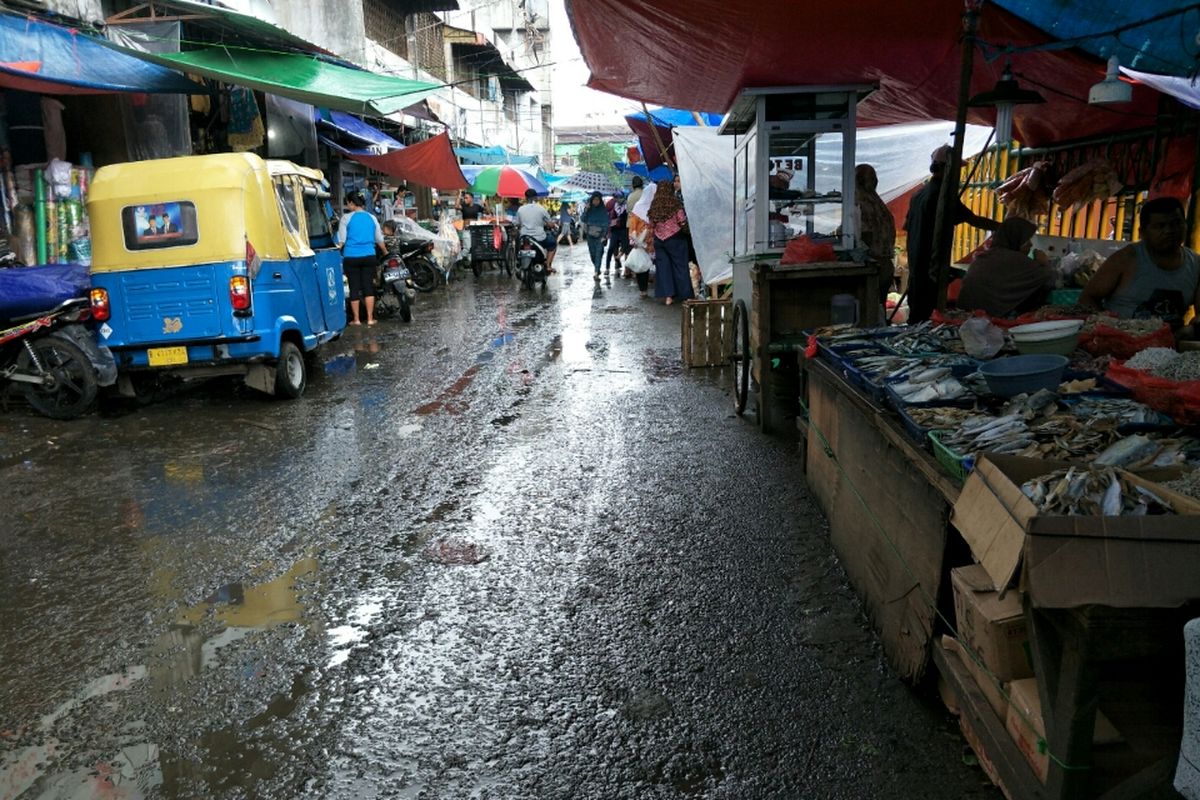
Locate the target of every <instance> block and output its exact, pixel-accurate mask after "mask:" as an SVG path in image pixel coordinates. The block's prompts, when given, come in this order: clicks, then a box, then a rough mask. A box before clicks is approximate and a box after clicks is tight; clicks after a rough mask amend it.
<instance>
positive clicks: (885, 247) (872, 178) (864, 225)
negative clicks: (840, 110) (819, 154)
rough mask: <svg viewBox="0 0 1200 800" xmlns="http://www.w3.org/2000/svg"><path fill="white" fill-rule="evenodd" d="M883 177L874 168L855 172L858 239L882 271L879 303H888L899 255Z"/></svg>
mask: <svg viewBox="0 0 1200 800" xmlns="http://www.w3.org/2000/svg"><path fill="white" fill-rule="evenodd" d="M878 188H879V176H877V175H876V174H875V168H874V167H872V166H871V165H870V164H859V165H858V166H857V167H855V168H854V205H855V207H856V209H857V211H858V235H859V237H860V238H861V239H862V243H863V244H865V245H866V246H867V263H868V264H873V265H875V266H877V267H879V302H880V303H886V302H887V296H888V293H889V292H890V291H891V290H892V281H893V280H894V279H895V277H896V273H895V269H896V268H895V266H893V264H892V259H893V257H894V256H895V255H896V252H895V251H896V220H895V219H894V218H893V217H892V212H891V211H888V207H887V203H885V202H883V198H882V197H880V196H879V192H878V191H877V190H878Z"/></svg>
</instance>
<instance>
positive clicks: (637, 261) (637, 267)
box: [625, 247, 654, 275]
mask: <svg viewBox="0 0 1200 800" xmlns="http://www.w3.org/2000/svg"><path fill="white" fill-rule="evenodd" d="M625 266H626V267H627V268H628V269H629V270H630V271H631V272H634V273H636V274H639V275H640V274H641V273H643V272H649V271H650V268H651V267H653V266H654V262H653V261H651V260H650V256H649V255H647V254H646V251H645V250H643V249H641V248H640V247H635V248H633V249H632V250H630V251H629V255H627V256H625Z"/></svg>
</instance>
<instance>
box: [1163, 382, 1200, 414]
mask: <svg viewBox="0 0 1200 800" xmlns="http://www.w3.org/2000/svg"><path fill="white" fill-rule="evenodd" d="M1168 413H1170V415H1171V418H1172V419H1174V420H1175V421H1176V422H1178V423H1179V424H1180V425H1200V381H1187V382H1185V383H1180V384H1179V385H1178V388H1176V389H1175V396H1174V397H1173V398H1172V403H1171V410H1170V412H1168Z"/></svg>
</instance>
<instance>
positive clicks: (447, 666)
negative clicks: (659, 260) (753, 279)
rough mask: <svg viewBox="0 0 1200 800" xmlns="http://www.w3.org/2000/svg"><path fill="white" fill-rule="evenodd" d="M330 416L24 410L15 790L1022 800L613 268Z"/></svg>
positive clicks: (400, 338)
mask: <svg viewBox="0 0 1200 800" xmlns="http://www.w3.org/2000/svg"><path fill="white" fill-rule="evenodd" d="M559 266H561V267H563V273H564V274H562V275H559V276H555V277H554V278H552V280H551V282H550V286H549V289H548V291H546V292H544V293H543V292H540V291H539V292H534V293H530V292H526V291H523V290H521V289H519V288H518V287H517V286H516V285H515V284H510V283H509V282H508V281H507V280H506V279H502V278H501V277H499V276H498V275H497V274H496V273H495V272H488V273H485V274H484V276H483V277H482V278H481V279H479V280H478V281H476V280H475V279H473V278H472V277H471V276H470V275H469V273H468V274H467V276H466V279H465V280H463V281H459V282H456V283H453V284H451V286H450V287H449V289H448V290H447V289H442V290H439V291H438V292H437V293H435V294H432V295H423V296H421V298H420V303H419V305H418V306H417V307H416V309H415V315H416V316H415V319H414V321H413V323H412V324H411V325H404V324H403V323H400V322H399V321H385V322H382V323H381V324H380V325H378V326H376V327H375V328H372V329H366V328H362V329H349V330H348V332H347V334H346V335H345V336H344V337H343V338H342V339H341V340H339V341H338V342H335V343H334V344H333V345H332V346H330V347H329V348H327V350H326V351H325V352H323V353H322V354H321V356H320V362H319V363H318V364H317V365H316V368H315V370H314V372H315V374H310V385H309V388H308V391H307V393H306V394H305V396H304V397H303V398H302V399H300V400H299V401H295V402H291V403H282V402H274V401H270V400H265V399H262V398H260V397H259V396H257V395H255V394H254V393H253V392H250V391H248V390H245V389H243V388H240V387H238V386H236V385H234V384H232V383H229V382H215V383H210V384H208V385H206V386H204V387H201V388H198V389H194V390H190V391H187V392H185V393H180V394H178V395H176V396H174V397H170V398H167V399H164V400H162V401H160V402H157V403H154V404H151V405H148V406H145V407H142V408H140V409H125V410H122V411H121V412H120V413H107V414H104V415H93V416H91V417H89V418H86V419H83V420H80V421H77V422H74V423H70V424H61V423H53V422H50V421H48V420H43V419H40V418H37V417H35V416H32V415H31V414H30V413H29V412H27V411H25V410H22V409H14V410H10V411H8V412H7V413H0V487H3V489H2V493H3V502H4V505H5V514H4V520H5V521H4V523H3V525H4V530H3V536H0V800H10V799H11V798H22V800H26V799H28V798H45V799H46V800H51V799H53V798H100V797H103V798H134V797H164V798H185V797H186V798H193V797H195V798H207V797H213V798H226V797H228V798H252V797H253V798H257V797H262V798H293V797H296V798H310V797H311V798H326V797H328V798H439V799H440V798H481V799H482V798H492V799H493V800H495V799H497V798H503V799H504V800H519V799H523V798H539V799H540V798H603V799H606V800H607V799H610V798H611V799H612V800H624V799H625V798H628V799H629V800H643V799H650V798H712V799H713V800H716V799H717V798H731V799H732V798H738V799H740V800H741V799H744V800H756V799H757V798H764V799H766V798H772V799H774V798H780V799H790V798H908V797H912V798H918V797H919V798H934V799H935V800H937V799H940V798H946V799H947V800H948V799H949V798H963V797H979V798H989V799H991V798H997V797H999V794H998V793H997V792H995V790H993V789H992V788H991V787H990V785H989V784H988V782H987V779H986V777H985V776H984V775H983V773H982V772H981V771H979V769H978V768H977V767H972V766H968V765H967V764H965V763H964V758H963V743H962V740H961V738H960V736H959V735H958V732H957V727H956V725H955V723H954V721H953V720H952V719H951V718H950V717H948V716H947V715H946V713H945V712H944V711H943V710H942V708H941V706H940V705H939V704H938V703H937V702H936V700H935V699H934V700H931V699H930V698H929V697H928V693H927V692H916V691H914V690H912V689H910V688H908V687H906V686H905V685H904V684H902V683H901V681H900V680H899V679H897V678H896V677H895V675H893V674H892V673H891V672H890V671H889V670H888V669H887V667H886V666H885V665H884V661H883V658H882V654H881V651H880V648H879V646H878V643H877V641H876V638H875V636H874V635H873V633H872V632H871V631H870V630H869V628H868V626H867V624H866V622H865V619H864V617H863V614H862V611H861V608H860V606H859V604H858V602H857V600H856V599H855V597H854V595H853V592H852V591H851V590H850V589H849V588H848V586H847V584H846V582H845V578H844V576H843V573H842V570H841V568H840V566H839V564H838V563H837V561H836V559H835V558H834V556H833V554H832V551H831V549H830V547H829V544H828V539H827V535H826V530H825V525H824V521H823V519H822V517H821V514H820V512H819V511H818V510H817V508H816V507H815V505H814V503H813V501H812V499H811V498H810V496H809V494H808V492H807V491H806V490H805V488H804V479H803V475H802V473H801V472H800V470H799V467H798V461H797V458H796V457H795V455H794V446H793V445H789V444H787V443H785V442H780V441H773V440H770V439H767V438H764V437H762V436H761V435H759V434H758V432H757V430H756V429H755V428H754V426H753V425H752V424H750V423H748V422H747V421H744V420H741V419H738V418H736V417H734V416H733V415H732V413H731V402H730V400H729V394H728V386H727V384H726V378H725V375H724V374H723V373H721V374H718V373H717V372H715V371H711V370H690V371H685V370H684V369H683V367H682V365H681V363H680V358H679V314H680V311H679V309H678V308H666V307H663V306H661V305H657V304H654V303H652V302H651V301H649V300H643V299H641V298H639V297H638V295H637V291H636V288H635V287H634V286H633V284H632V282H631V281H625V280H622V279H615V280H613V281H611V282H609V281H605V282H604V283H603V284H601V285H600V286H599V287H597V286H596V285H595V284H594V283H593V281H592V280H591V277H590V271H589V269H588V267H587V265H586V252H585V249H584V247H583V246H582V245H577V246H576V247H574V248H572V249H569V250H566V251H564V252H563V253H562V256H561V257H560V260H559Z"/></svg>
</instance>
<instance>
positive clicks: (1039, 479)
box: [802, 307, 1200, 798]
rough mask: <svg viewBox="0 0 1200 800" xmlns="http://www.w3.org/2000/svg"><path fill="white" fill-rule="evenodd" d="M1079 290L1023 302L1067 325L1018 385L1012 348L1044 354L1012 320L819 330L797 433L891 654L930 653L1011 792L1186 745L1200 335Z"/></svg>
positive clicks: (1136, 771) (1070, 791) (1129, 781)
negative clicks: (1185, 627) (1089, 300)
mask: <svg viewBox="0 0 1200 800" xmlns="http://www.w3.org/2000/svg"><path fill="white" fill-rule="evenodd" d="M1072 313H1073V312H1072V310H1070V309H1064V308H1056V307H1049V308H1044V309H1041V310H1039V312H1038V313H1036V314H1031V315H1030V319H1036V318H1043V319H1046V320H1049V321H1051V323H1052V324H1056V325H1063V326H1073V327H1074V333H1073V334H1071V336H1073V337H1074V339H1073V340H1072V341H1071V342H1070V345H1071V346H1070V353H1071V355H1070V356H1053V355H1051V356H1049V358H1052V359H1053V358H1060V359H1061V361H1060V362H1058V363H1057V367H1056V368H1055V369H1052V370H1049V371H1048V372H1047V373H1046V374H1044V375H1042V376H1040V377H1038V378H1036V379H1033V382H1032V383H1029V381H1030V380H1031V379H1030V377H1029V376H1028V375H1024V376H1022V380H1025V381H1026V382H1027V383H1026V385H1024V386H1013V385H1011V383H1010V384H1008V385H1006V381H1009V380H1011V378H1012V375H1007V376H1006V375H1005V373H1006V372H1008V370H1006V369H1005V367H1006V366H1007V365H1010V364H1012V363H1021V362H1020V359H1022V358H1038V357H1041V358H1045V357H1046V356H1045V354H1037V353H1029V354H1022V353H1020V352H1019V351H1018V348H1020V349H1028V348H1029V347H1031V346H1032V347H1034V349H1036V344H1037V343H1033V344H1032V345H1031V343H1030V342H1028V341H1027V340H1024V341H1020V340H1018V339H1019V333H1018V334H1016V335H1014V334H1013V333H1012V332H1011V331H1013V330H1019V328H1015V327H1012V326H1011V321H999V322H1002V323H1003V324H1005V325H1007V326H1008V329H1009V333H1007V334H1006V335H1005V336H1004V338H1003V340H1002V347H1003V349H1002V350H1000V352H998V353H996V354H994V355H993V356H992V357H991V358H987V359H981V358H975V357H973V356H972V355H970V354H969V353H968V352H967V350H968V348H971V349H973V348H975V347H976V345H977V343H976V342H975V341H974V340H973V334H972V333H969V332H968V333H964V332H963V331H961V330H960V327H959V326H956V325H952V324H941V325H933V324H927V325H924V326H914V327H911V328H909V327H900V328H897V327H890V328H878V329H855V328H844V329H829V330H826V331H821V332H819V333H820V334H821V335H815V336H813V337H812V338H811V340H810V343H809V348H808V350H807V352H806V358H805V359H804V360H803V362H802V365H803V368H804V371H805V376H806V381H805V382H804V384H803V386H804V387H805V395H804V398H803V402H804V404H805V407H806V408H807V412H808V414H807V419H806V420H805V424H804V426H803V434H804V439H805V441H804V447H803V449H804V453H805V456H806V471H807V474H808V478H809V483H810V486H811V487H812V489H813V493H814V495H815V496H816V497H817V499H818V501H819V503H820V504H821V506H822V508H823V509H824V511H825V512H826V515H827V517H828V519H829V524H830V536H831V540H832V542H833V545H834V547H835V548H836V550H837V552H838V555H839V557H840V559H841V561H842V563H843V564H844V565H845V568H846V571H847V574H848V576H849V577H850V580H851V582H852V583H853V584H854V585H855V587H856V589H857V590H858V592H859V593H860V595H862V597H863V598H864V601H865V603H866V606H867V609H868V612H869V614H870V617H871V619H872V622H873V623H874V625H875V626H876V627H877V628H878V630H879V631H880V634H881V637H882V639H883V642H884V646H885V650H886V652H887V654H888V658H889V661H890V662H891V663H892V664H893V666H894V667H895V668H896V669H897V671H899V672H900V673H901V674H902V675H903V676H905V677H906V678H908V679H910V680H918V679H919V678H921V676H922V675H923V674H924V673H925V671H926V669H927V668H928V665H929V664H930V663H932V664H933V665H934V667H935V669H936V671H937V674H938V675H939V678H940V680H941V681H942V682H943V684H944V685H945V686H946V687H947V690H946V691H945V692H944V696H946V697H948V698H949V700H948V702H950V703H951V705H952V708H953V709H954V710H955V711H956V712H957V713H958V714H959V720H960V725H961V726H962V729H963V732H964V735H965V736H966V738H967V740H968V742H969V743H970V744H971V746H972V747H973V748H974V749H975V751H976V752H977V753H978V755H979V758H980V762H981V765H982V766H983V767H984V769H985V770H986V771H988V773H989V775H990V776H991V777H992V778H993V779H994V780H996V781H997V782H998V783H999V784H1000V785H1001V786H1002V787H1003V788H1004V789H1005V790H1006V792H1007V793H1008V794H1009V796H1011V797H1046V798H1066V797H1099V796H1105V797H1110V796H1111V797H1126V796H1128V797H1134V796H1141V795H1140V794H1137V793H1136V792H1135V789H1138V787H1141V788H1142V789H1146V788H1147V787H1154V786H1169V784H1170V779H1171V776H1172V775H1173V771H1174V763H1175V760H1177V758H1178V752H1179V736H1180V732H1181V728H1180V723H1179V717H1180V713H1181V710H1182V704H1183V677H1182V674H1181V673H1182V666H1183V660H1182V642H1181V640H1180V637H1179V631H1180V629H1181V627H1182V624H1183V623H1184V622H1185V621H1186V620H1187V619H1188V618H1190V617H1192V616H1195V604H1196V601H1197V599H1200V571H1197V570H1196V569H1195V568H1194V565H1195V564H1196V563H1197V558H1198V557H1200V524H1197V521H1196V520H1194V519H1192V518H1193V517H1196V516H1198V515H1200V500H1198V497H1200V481H1198V478H1200V471H1197V469H1196V467H1197V466H1200V431H1197V430H1196V429H1195V428H1192V427H1190V425H1192V424H1195V423H1196V422H1197V421H1200V416H1197V412H1200V393H1194V392H1195V390H1194V387H1196V386H1198V385H1200V384H1197V383H1196V381H1195V380H1191V379H1192V378H1193V377H1194V376H1200V355H1197V354H1195V353H1189V352H1182V353H1180V352H1177V351H1175V350H1173V349H1171V348H1168V347H1162V348H1147V347H1143V346H1142V344H1143V343H1145V342H1147V341H1148V340H1149V339H1150V338H1152V337H1156V336H1157V337H1160V338H1161V328H1162V326H1161V325H1160V324H1157V323H1155V322H1154V321H1150V322H1144V321H1137V320H1118V319H1116V318H1112V317H1107V316H1104V315H1093V316H1088V317H1085V318H1076V319H1057V318H1061V317H1064V316H1068V315H1070V314H1072ZM1022 321H1023V322H1027V323H1029V324H1033V325H1038V324H1044V323H1037V322H1029V320H1022ZM985 322H986V323H988V324H991V322H992V321H990V320H985ZM975 327H982V326H980V325H976V326H975ZM996 329H997V330H1001V329H1000V328H999V327H997V328H996ZM1130 348H1132V349H1133V352H1134V353H1136V355H1134V358H1132V359H1128V360H1122V357H1124V356H1127V355H1129V354H1130ZM1114 353H1115V354H1116V356H1118V357H1114V355H1113V354H1114ZM1039 381H1040V383H1039ZM1018 389H1020V390H1021V391H1016V390H1018ZM1121 792H1128V794H1122V793H1121Z"/></svg>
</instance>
